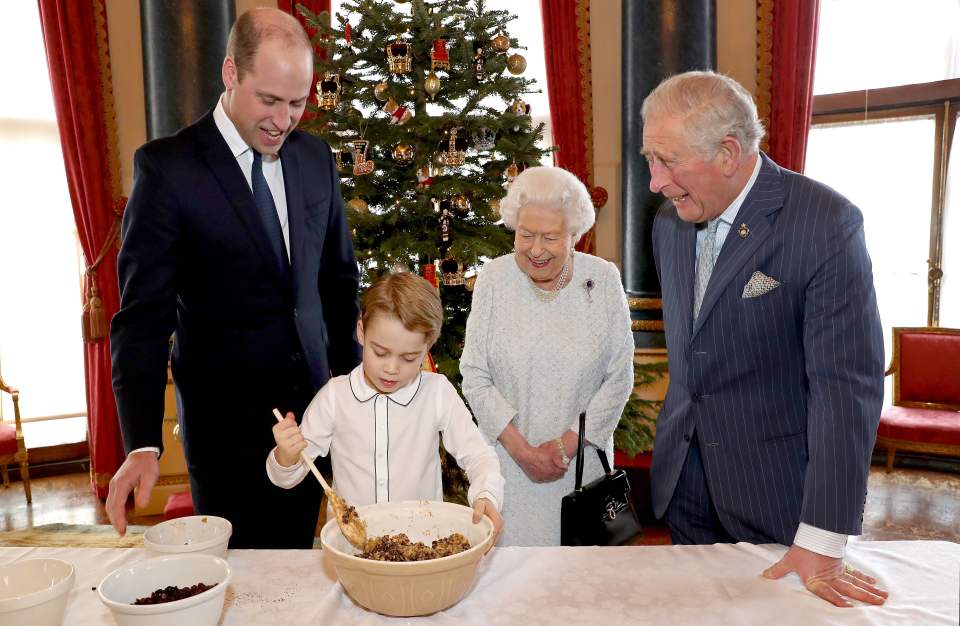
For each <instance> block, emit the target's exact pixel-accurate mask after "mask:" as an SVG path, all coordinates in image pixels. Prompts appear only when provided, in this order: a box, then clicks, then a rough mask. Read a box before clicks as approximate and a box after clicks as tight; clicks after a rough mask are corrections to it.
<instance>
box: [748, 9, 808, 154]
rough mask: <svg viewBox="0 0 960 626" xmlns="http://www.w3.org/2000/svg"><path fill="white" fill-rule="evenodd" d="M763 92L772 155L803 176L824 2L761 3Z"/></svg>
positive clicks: (760, 99) (760, 72)
mask: <svg viewBox="0 0 960 626" xmlns="http://www.w3.org/2000/svg"><path fill="white" fill-rule="evenodd" d="M757 8H758V15H757V18H758V21H757V25H758V31H759V32H758V35H759V37H758V45H759V46H760V53H759V55H758V68H757V69H758V72H757V74H758V89H757V100H758V104H759V105H760V115H761V117H762V118H765V119H764V121H765V122H766V124H767V142H768V143H767V145H766V146H765V149H766V152H767V154H768V155H769V156H770V158H772V159H773V160H774V161H776V162H777V163H779V164H780V165H781V166H783V167H785V168H787V169H791V170H794V171H797V172H802V171H803V167H804V162H805V161H806V156H807V134H808V133H809V131H810V119H811V114H812V111H813V70H814V66H815V61H816V52H817V26H818V24H819V21H820V0H759V1H758V2H757Z"/></svg>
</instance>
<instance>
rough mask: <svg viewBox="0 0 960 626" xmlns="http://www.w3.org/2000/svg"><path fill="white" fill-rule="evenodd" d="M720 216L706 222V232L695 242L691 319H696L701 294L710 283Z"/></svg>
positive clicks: (701, 297)
mask: <svg viewBox="0 0 960 626" xmlns="http://www.w3.org/2000/svg"><path fill="white" fill-rule="evenodd" d="M719 226H720V218H717V219H714V220H710V221H709V222H707V232H705V233H704V234H703V237H701V238H700V241H698V242H697V279H696V282H695V283H694V285H693V321H694V322H696V321H697V315H699V314H700V305H701V304H703V294H705V293H707V285H709V284H710V275H711V274H713V263H714V261H715V260H716V254H715V251H716V248H717V227H719Z"/></svg>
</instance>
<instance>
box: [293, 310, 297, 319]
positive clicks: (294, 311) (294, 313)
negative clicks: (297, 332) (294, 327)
mask: <svg viewBox="0 0 960 626" xmlns="http://www.w3.org/2000/svg"><path fill="white" fill-rule="evenodd" d="M297 315H298V313H297V309H296V308H294V309H293V319H297Z"/></svg>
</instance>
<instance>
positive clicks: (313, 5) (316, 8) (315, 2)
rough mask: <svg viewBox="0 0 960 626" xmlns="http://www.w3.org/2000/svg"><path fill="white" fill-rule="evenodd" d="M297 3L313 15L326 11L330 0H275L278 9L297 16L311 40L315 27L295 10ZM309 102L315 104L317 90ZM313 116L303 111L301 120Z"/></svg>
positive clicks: (320, 51) (320, 52)
mask: <svg viewBox="0 0 960 626" xmlns="http://www.w3.org/2000/svg"><path fill="white" fill-rule="evenodd" d="M298 4H299V5H303V7H304V8H306V9H307V10H308V11H310V12H311V13H313V14H314V15H319V14H320V13H321V12H323V11H327V12H329V11H330V0H301V1H300V2H297V0H277V8H278V9H280V10H281V11H286V12H287V13H289V14H290V15H292V16H294V17H295V18H297V20H299V21H300V23H301V24H303V28H304V30H306V31H307V35H309V36H310V39H311V40H313V38H314V36H315V35H316V34H317V29H316V28H313V27H312V26H310V25H309V24H307V18H305V17H304V16H303V14H302V13H300V11H298V10H297V5H298ZM330 21H331V22H332V21H333V19H332V16H331V20H330ZM314 50H315V52H316V54H317V55H318V56H320V57H321V58H324V59H325V58H327V56H326V55H327V51H326V50H323V49H321V48H320V47H319V46H316V47H315V48H314ZM319 79H320V77H319V76H317V75H314V77H313V81H314V82H316V81H318V80H319ZM310 104H312V105H314V106H317V91H316V90H315V89H314V90H313V91H312V92H311V94H310ZM314 116H315V113H313V112H312V111H310V110H307V111H304V113H303V121H304V122H308V121H310V120H311V119H312V118H313V117H314Z"/></svg>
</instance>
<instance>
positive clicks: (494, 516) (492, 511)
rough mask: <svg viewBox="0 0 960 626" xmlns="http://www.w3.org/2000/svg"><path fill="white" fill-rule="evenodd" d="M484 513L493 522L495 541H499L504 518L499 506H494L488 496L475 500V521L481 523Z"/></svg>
mask: <svg viewBox="0 0 960 626" xmlns="http://www.w3.org/2000/svg"><path fill="white" fill-rule="evenodd" d="M484 515H486V516H487V517H489V518H490V521H491V522H493V543H497V540H498V539H500V533H501V532H502V531H503V518H502V517H500V512H499V511H497V507H495V506H493V502H490V500H489V499H487V498H477V499H476V500H474V502H473V523H474V524H479V523H480V519H481V518H482V517H483V516H484Z"/></svg>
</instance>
